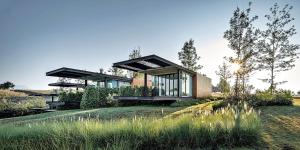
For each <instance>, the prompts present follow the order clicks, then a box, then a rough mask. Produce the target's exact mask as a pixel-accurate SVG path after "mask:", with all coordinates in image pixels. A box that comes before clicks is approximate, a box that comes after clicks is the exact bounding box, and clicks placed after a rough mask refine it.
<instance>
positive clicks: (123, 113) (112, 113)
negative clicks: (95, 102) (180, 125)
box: [0, 106, 183, 125]
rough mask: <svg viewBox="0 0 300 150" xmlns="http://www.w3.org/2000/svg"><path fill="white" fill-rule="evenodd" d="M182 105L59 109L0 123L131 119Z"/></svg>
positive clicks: (153, 114) (161, 113) (170, 109)
mask: <svg viewBox="0 0 300 150" xmlns="http://www.w3.org/2000/svg"><path fill="white" fill-rule="evenodd" d="M182 108H183V107H169V106H130V107H111V108H99V109H91V110H80V109H76V110H61V111H55V112H48V113H43V114H36V115H29V116H21V117H14V118H6V119H0V124H1V125H6V124H15V125H21V124H26V123H35V122H41V121H52V120H63V119H70V118H73V119H78V118H79V117H81V118H87V117H90V118H97V119H100V120H111V119H114V120H117V119H122V118H128V119H132V118H134V117H163V116H165V115H168V114H170V113H172V112H175V111H178V110H180V109H182Z"/></svg>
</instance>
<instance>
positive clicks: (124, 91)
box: [118, 86, 150, 96]
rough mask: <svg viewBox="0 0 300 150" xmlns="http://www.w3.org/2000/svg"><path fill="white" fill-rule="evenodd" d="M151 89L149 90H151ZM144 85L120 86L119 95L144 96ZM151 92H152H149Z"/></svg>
mask: <svg viewBox="0 0 300 150" xmlns="http://www.w3.org/2000/svg"><path fill="white" fill-rule="evenodd" d="M149 91H150V90H148V92H149ZM143 92H144V87H137V86H135V87H131V86H126V87H120V89H119V94H118V95H119V96H143ZM149 94H150V93H149Z"/></svg>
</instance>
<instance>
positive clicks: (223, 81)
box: [216, 61, 232, 95]
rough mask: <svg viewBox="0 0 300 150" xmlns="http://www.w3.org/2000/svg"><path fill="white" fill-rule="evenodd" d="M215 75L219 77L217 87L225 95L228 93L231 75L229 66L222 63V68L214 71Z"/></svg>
mask: <svg viewBox="0 0 300 150" xmlns="http://www.w3.org/2000/svg"><path fill="white" fill-rule="evenodd" d="M216 74H217V75H218V76H219V77H220V82H219V84H218V85H217V87H218V88H219V89H220V91H221V92H222V93H224V94H225V95H227V94H228V93H229V92H230V84H229V79H230V78H231V77H232V74H231V72H230V71H229V65H227V64H226V63H225V61H223V64H222V66H219V70H218V71H216Z"/></svg>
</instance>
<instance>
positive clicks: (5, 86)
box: [0, 81, 15, 89]
mask: <svg viewBox="0 0 300 150" xmlns="http://www.w3.org/2000/svg"><path fill="white" fill-rule="evenodd" d="M14 87H15V85H14V84H13V83H12V82H9V81H6V82H4V83H2V84H0V89H12V88H14Z"/></svg>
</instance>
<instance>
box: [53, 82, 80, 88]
mask: <svg viewBox="0 0 300 150" xmlns="http://www.w3.org/2000/svg"><path fill="white" fill-rule="evenodd" d="M48 85H49V86H59V87H80V88H83V87H85V86H84V84H79V83H66V82H56V83H49V84H48Z"/></svg>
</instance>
